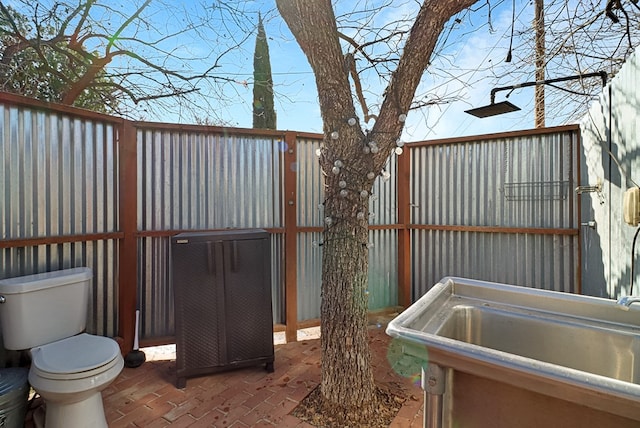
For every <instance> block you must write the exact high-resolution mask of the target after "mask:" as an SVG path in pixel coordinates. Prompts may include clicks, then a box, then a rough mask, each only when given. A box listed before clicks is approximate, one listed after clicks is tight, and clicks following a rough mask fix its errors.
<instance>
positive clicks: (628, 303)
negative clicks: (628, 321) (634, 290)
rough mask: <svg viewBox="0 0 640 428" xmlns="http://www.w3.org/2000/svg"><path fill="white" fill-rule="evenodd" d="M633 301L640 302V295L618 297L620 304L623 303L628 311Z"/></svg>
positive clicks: (622, 305) (623, 307)
mask: <svg viewBox="0 0 640 428" xmlns="http://www.w3.org/2000/svg"><path fill="white" fill-rule="evenodd" d="M632 303H640V296H624V297H621V298H619V299H618V305H621V308H622V309H624V310H626V311H628V310H629V306H631V304H632Z"/></svg>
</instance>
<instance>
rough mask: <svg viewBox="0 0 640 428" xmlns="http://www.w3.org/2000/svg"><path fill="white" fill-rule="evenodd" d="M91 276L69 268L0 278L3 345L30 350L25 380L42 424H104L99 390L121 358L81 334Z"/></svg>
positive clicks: (64, 427)
mask: <svg viewBox="0 0 640 428" xmlns="http://www.w3.org/2000/svg"><path fill="white" fill-rule="evenodd" d="M92 277H93V274H92V271H91V269H89V268H74V269H66V270H60V271H56V272H47V273H41V274H36V275H29V276H23V277H17V278H10V279H4V280H0V322H1V323H2V336H3V340H4V346H5V348H6V349H10V350H23V349H30V350H31V369H30V370H29V383H30V384H31V386H32V387H33V389H35V390H36V391H37V392H38V393H39V394H40V395H41V396H42V398H43V399H44V401H45V404H46V413H45V428H85V427H87V428H88V427H92V428H93V427H100V428H106V427H107V421H106V419H105V416H104V408H103V406H102V395H101V391H102V390H103V389H105V388H106V387H107V386H108V385H109V384H110V383H111V382H112V381H113V380H114V379H115V378H116V377H117V376H118V374H119V373H120V372H121V371H122V368H123V367H124V359H123V358H122V355H121V353H120V347H119V346H118V344H117V343H116V341H115V340H113V339H110V338H107V337H102V336H94V335H90V334H86V333H81V332H82V331H83V330H84V329H85V325H86V318H87V306H88V296H89V286H90V284H91V278H92ZM78 333H81V334H78Z"/></svg>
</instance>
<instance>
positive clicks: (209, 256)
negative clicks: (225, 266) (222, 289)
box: [207, 242, 216, 275]
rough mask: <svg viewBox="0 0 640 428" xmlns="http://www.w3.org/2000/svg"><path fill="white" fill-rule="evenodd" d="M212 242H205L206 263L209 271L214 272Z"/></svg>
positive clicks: (214, 262) (214, 261)
mask: <svg viewBox="0 0 640 428" xmlns="http://www.w3.org/2000/svg"><path fill="white" fill-rule="evenodd" d="M213 246H214V243H213V242H207V265H208V267H209V273H210V274H213V275H215V274H216V259H215V254H214V248H213Z"/></svg>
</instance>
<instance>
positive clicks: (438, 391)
mask: <svg viewBox="0 0 640 428" xmlns="http://www.w3.org/2000/svg"><path fill="white" fill-rule="evenodd" d="M444 384H445V378H444V369H443V368H442V367H440V366H439V365H437V364H433V363H429V364H427V367H426V368H425V367H422V389H423V390H424V391H425V392H426V393H427V394H432V395H443V394H444Z"/></svg>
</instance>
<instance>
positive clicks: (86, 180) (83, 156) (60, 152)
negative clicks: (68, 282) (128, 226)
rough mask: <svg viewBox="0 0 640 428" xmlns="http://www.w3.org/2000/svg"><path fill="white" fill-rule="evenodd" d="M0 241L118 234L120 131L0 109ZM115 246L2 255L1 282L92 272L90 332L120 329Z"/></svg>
mask: <svg viewBox="0 0 640 428" xmlns="http://www.w3.org/2000/svg"><path fill="white" fill-rule="evenodd" d="M0 116H1V120H0V127H1V128H0V136H1V141H0V191H1V192H2V195H3V196H2V198H0V231H1V236H2V239H3V240H12V239H14V240H16V239H25V238H43V237H51V236H62V235H65V236H73V235H82V234H93V233H110V232H117V223H118V208H117V161H116V156H117V148H116V141H117V130H116V129H114V127H113V125H111V124H109V123H103V122H100V121H97V120H89V119H81V118H73V117H70V116H68V115H64V114H57V113H55V112H44V111H39V110H35V109H34V110H31V109H29V108H23V107H15V106H7V105H0ZM116 251H117V244H116V243H115V242H113V241H111V240H101V241H94V242H78V243H68V244H55V245H40V246H29V247H23V248H7V249H4V250H2V252H1V254H2V257H1V258H0V278H8V277H14V276H22V275H28V274H32V273H40V272H45V271H52V270H59V269H65V268H70V267H77V266H87V267H90V268H92V269H93V272H94V279H93V287H92V289H91V297H90V299H91V300H90V303H89V319H88V322H87V330H88V331H89V332H92V333H96V334H101V335H109V336H113V335H115V334H116V327H117V306H116V304H117V301H116V292H115V289H116V281H117V279H116V260H117V255H116Z"/></svg>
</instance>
